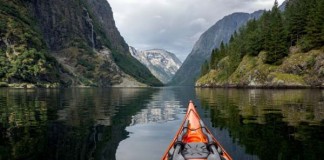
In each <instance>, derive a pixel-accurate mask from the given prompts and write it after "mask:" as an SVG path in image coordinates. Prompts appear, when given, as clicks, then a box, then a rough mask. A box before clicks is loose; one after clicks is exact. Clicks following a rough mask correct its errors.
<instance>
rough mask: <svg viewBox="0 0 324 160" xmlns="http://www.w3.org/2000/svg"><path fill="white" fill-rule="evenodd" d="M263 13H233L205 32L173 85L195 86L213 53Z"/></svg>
mask: <svg viewBox="0 0 324 160" xmlns="http://www.w3.org/2000/svg"><path fill="white" fill-rule="evenodd" d="M262 13H263V11H257V12H254V13H252V14H248V13H233V14H231V15H228V16H225V17H224V18H223V19H221V20H219V21H218V22H216V24H214V25H213V26H212V27H210V28H209V29H208V30H207V31H206V32H204V33H203V34H202V35H201V36H200V38H199V40H198V41H197V42H196V43H195V45H194V47H193V49H192V51H191V53H190V54H189V55H188V57H187V58H186V60H185V61H184V62H183V65H182V66H181V67H180V69H179V70H178V72H177V73H176V75H175V76H174V78H173V79H172V81H171V84H172V85H194V83H195V80H196V79H197V77H198V76H199V73H200V66H201V65H202V64H203V63H204V61H205V60H207V59H208V58H209V57H210V55H211V51H212V50H213V49H214V48H217V47H219V45H220V44H221V42H222V41H223V42H224V43H227V42H228V41H229V39H230V37H231V35H232V34H233V33H234V32H235V31H237V30H238V29H239V28H240V27H241V26H243V25H244V24H246V22H247V21H249V20H251V19H253V18H259V17H260V16H261V15H262Z"/></svg>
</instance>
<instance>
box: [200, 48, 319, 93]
mask: <svg viewBox="0 0 324 160" xmlns="http://www.w3.org/2000/svg"><path fill="white" fill-rule="evenodd" d="M264 59H265V52H261V53H260V54H259V55H258V56H257V57H253V56H249V55H246V56H244V58H243V59H242V61H241V63H240V64H239V66H238V67H237V69H236V70H235V72H234V73H232V74H231V75H229V78H228V79H224V78H222V74H224V71H223V70H222V69H221V68H219V69H216V70H212V71H210V72H209V73H208V74H206V75H204V76H203V77H201V78H200V79H198V81H197V82H196V86H198V87H252V88H304V87H324V48H323V47H322V48H321V49H318V50H311V51H309V52H306V53H303V52H301V51H300V50H299V49H298V48H296V47H292V48H291V51H290V54H289V56H287V57H286V58H285V59H284V60H283V62H282V64H281V65H270V64H266V63H264ZM226 61H228V57H225V58H223V59H222V60H221V61H220V62H219V65H221V64H220V63H226Z"/></svg>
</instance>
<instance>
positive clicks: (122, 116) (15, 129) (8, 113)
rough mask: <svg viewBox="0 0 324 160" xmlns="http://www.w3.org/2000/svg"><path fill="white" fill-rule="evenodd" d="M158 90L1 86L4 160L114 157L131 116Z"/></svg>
mask: <svg viewBox="0 0 324 160" xmlns="http://www.w3.org/2000/svg"><path fill="white" fill-rule="evenodd" d="M154 92H155V90H154V89H114V88H111V89H106V90H104V89H102V90H101V89H89V88H88V89H65V90H30V91H29V90H27V91H26V90H11V89H9V90H0V106H4V107H1V108H0V115H1V117H0V129H1V130H0V159H3V158H4V159H20V158H22V159H26V158H28V159H90V158H91V157H96V159H115V158H114V157H115V152H116V149H117V146H118V144H119V142H120V141H121V140H123V139H125V138H126V137H127V134H128V133H127V132H126V131H125V128H126V126H128V125H129V124H130V123H131V117H132V115H134V114H135V113H136V112H138V111H139V110H140V109H142V108H143V107H144V106H145V104H143V102H147V101H149V99H150V98H151V95H152V94H153V93H154ZM57 119H58V120H57Z"/></svg>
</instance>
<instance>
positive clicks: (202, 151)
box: [162, 101, 232, 160]
mask: <svg viewBox="0 0 324 160" xmlns="http://www.w3.org/2000/svg"><path fill="white" fill-rule="evenodd" d="M162 160H232V158H231V157H230V156H229V154H228V153H227V152H226V151H225V150H224V148H223V147H222V146H221V145H220V143H219V142H218V141H217V140H216V139H215V137H214V136H213V135H212V134H211V132H210V131H209V130H208V129H207V127H206V126H205V124H204V123H203V121H202V120H201V119H200V116H199V114H198V112H197V111H196V109H195V106H194V104H193V102H192V101H190V102H189V106H188V110H187V113H186V116H185V118H184V120H183V122H182V125H181V127H180V128H179V130H178V132H177V134H176V136H175V137H174V139H173V141H172V142H171V143H170V145H169V147H168V149H167V151H166V152H165V153H164V156H163V157H162Z"/></svg>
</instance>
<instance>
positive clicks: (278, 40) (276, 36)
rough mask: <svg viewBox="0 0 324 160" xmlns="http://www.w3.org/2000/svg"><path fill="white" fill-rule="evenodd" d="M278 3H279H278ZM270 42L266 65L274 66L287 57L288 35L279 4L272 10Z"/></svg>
mask: <svg viewBox="0 0 324 160" xmlns="http://www.w3.org/2000/svg"><path fill="white" fill-rule="evenodd" d="M276 2H277V1H276ZM270 33H271V35H270V42H269V50H268V52H267V56H266V60H265V62H266V63H269V64H273V63H276V62H278V61H280V60H281V59H282V58H283V57H285V56H287V52H288V48H287V45H286V33H285V29H284V26H283V21H282V16H281V13H280V10H279V8H278V3H275V5H274V6H273V8H272V11H271V17H270Z"/></svg>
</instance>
